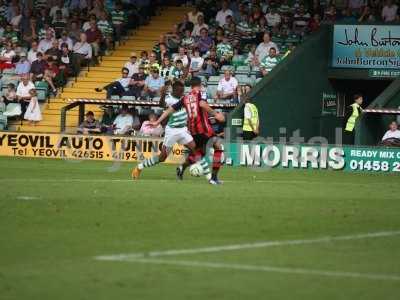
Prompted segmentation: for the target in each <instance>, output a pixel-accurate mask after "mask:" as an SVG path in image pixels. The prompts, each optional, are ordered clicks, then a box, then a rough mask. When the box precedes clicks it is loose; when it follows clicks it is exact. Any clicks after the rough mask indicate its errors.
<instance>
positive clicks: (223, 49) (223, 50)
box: [217, 43, 233, 58]
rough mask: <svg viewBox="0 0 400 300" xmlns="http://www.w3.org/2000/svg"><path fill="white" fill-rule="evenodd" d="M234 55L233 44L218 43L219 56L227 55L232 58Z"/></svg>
mask: <svg viewBox="0 0 400 300" xmlns="http://www.w3.org/2000/svg"><path fill="white" fill-rule="evenodd" d="M232 55H233V48H232V46H231V44H225V43H219V44H218V45H217V56H218V58H221V57H223V56H224V57H227V58H230V57H231V56H232Z"/></svg>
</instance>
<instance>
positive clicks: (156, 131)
mask: <svg viewBox="0 0 400 300" xmlns="http://www.w3.org/2000/svg"><path fill="white" fill-rule="evenodd" d="M155 121H157V116H156V115H155V114H154V113H150V114H149V120H148V121H144V122H143V124H142V127H141V128H140V134H141V135H144V136H153V137H156V136H161V135H162V133H163V131H164V130H163V127H162V126H161V125H160V124H159V125H158V126H157V127H154V126H153V125H152V123H154V122H155Z"/></svg>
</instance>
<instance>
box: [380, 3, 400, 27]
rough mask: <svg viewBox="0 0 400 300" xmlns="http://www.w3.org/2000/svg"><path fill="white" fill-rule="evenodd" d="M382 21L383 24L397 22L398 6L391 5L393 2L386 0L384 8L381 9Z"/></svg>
mask: <svg viewBox="0 0 400 300" xmlns="http://www.w3.org/2000/svg"><path fill="white" fill-rule="evenodd" d="M382 20H383V21H384V22H394V21H398V20H399V15H398V6H397V5H396V4H394V3H393V0H386V3H385V6H384V7H383V8H382Z"/></svg>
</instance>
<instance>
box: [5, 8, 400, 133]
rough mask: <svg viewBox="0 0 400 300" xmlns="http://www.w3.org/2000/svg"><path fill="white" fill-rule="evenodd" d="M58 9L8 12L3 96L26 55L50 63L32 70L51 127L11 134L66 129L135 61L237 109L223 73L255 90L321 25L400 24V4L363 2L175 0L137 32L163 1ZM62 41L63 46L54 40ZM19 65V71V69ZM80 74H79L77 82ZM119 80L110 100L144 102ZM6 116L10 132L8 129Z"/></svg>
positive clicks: (15, 123)
mask: <svg viewBox="0 0 400 300" xmlns="http://www.w3.org/2000/svg"><path fill="white" fill-rule="evenodd" d="M25 2H26V3H30V2H31V1H25ZM25 2H24V3H25ZM54 2H55V3H53V1H50V3H49V4H48V5H47V7H46V4H44V3H42V2H40V1H39V2H37V1H36V2H34V5H33V7H32V8H34V9H36V12H39V13H38V14H37V16H36V15H35V16H36V17H32V16H33V15H32V14H30V10H29V9H26V7H25V6H26V4H24V5H25V6H24V5H23V4H22V2H21V3H19V2H18V1H13V2H12V3H10V4H9V5H8V6H7V5H5V6H6V7H5V8H4V9H3V12H2V14H3V17H4V18H5V20H6V22H4V25H3V26H2V29H3V33H2V35H3V44H4V49H3V50H2V52H1V55H0V56H1V59H0V60H1V62H0V69H1V70H2V80H1V82H2V87H3V89H4V87H6V86H7V85H8V84H10V83H12V84H14V85H15V86H16V85H17V83H18V80H19V77H20V75H21V74H23V70H24V67H25V64H24V59H23V57H26V56H27V59H28V61H29V60H30V59H31V57H32V56H36V55H37V50H36V49H39V51H42V52H44V59H45V60H46V66H43V63H42V61H39V63H37V62H35V67H34V68H33V66H34V63H32V67H31V74H32V75H31V77H32V80H33V81H34V82H35V88H36V90H37V92H38V99H39V101H41V102H42V105H41V107H42V115H43V120H42V121H41V122H39V124H37V126H31V125H28V124H27V123H26V122H25V121H20V120H19V119H17V120H10V119H9V120H8V128H10V129H12V130H19V131H40V132H59V131H60V129H61V128H60V121H61V119H60V118H61V116H60V112H61V109H62V108H63V107H65V106H66V105H68V104H69V103H70V101H67V100H70V99H96V100H107V98H110V97H107V91H106V90H104V89H102V88H103V87H105V86H107V85H109V84H110V83H112V82H115V80H116V78H121V69H122V67H123V66H127V64H129V63H128V62H129V61H130V60H131V62H130V65H129V66H128V70H129V76H128V77H129V78H130V77H131V76H132V75H134V77H133V78H135V75H137V72H138V69H139V65H141V66H143V68H144V74H142V75H140V74H139V77H138V76H136V77H137V78H136V79H135V81H136V82H141V81H143V79H144V78H145V76H146V75H147V74H149V73H150V70H154V69H155V68H156V69H158V72H159V74H160V77H161V78H163V80H165V81H166V82H167V81H171V80H172V81H173V80H182V81H183V82H184V83H186V84H187V83H188V81H189V79H190V78H191V76H199V77H201V79H202V81H203V83H204V92H205V94H206V95H207V98H208V100H209V101H210V102H214V101H216V102H218V101H220V103H223V102H221V101H225V102H226V103H230V104H232V103H237V102H238V100H240V99H237V97H236V96H235V97H233V98H232V99H228V100H226V99H221V97H220V96H216V95H220V92H221V91H219V90H218V85H219V86H221V84H223V78H224V75H223V74H224V72H225V71H226V70H228V69H229V70H231V71H232V74H233V76H234V77H235V78H236V80H237V82H238V85H239V87H238V88H240V86H243V85H251V86H253V87H254V86H255V85H256V84H258V83H259V82H260V81H261V79H262V78H263V77H265V76H270V72H271V71H272V70H273V69H274V68H275V67H276V66H277V65H278V64H280V63H281V62H282V61H283V60H284V59H285V58H286V57H288V55H290V54H291V53H292V52H293V50H294V49H295V48H296V47H297V46H298V45H299V44H300V43H301V42H302V41H303V40H305V39H307V38H308V35H309V34H310V33H314V32H316V31H318V30H319V28H320V26H321V24H322V23H333V22H336V21H344V22H350V23H351V22H358V23H361V22H370V21H376V20H381V21H384V22H389V23H393V22H398V21H399V16H398V13H399V12H398V7H397V5H396V4H394V3H393V1H387V3H385V4H382V3H380V1H378V2H377V1H371V2H368V4H367V5H358V6H357V5H356V4H355V2H356V1H355V2H354V1H353V2H351V1H350V2H349V3H348V5H347V4H346V5H344V4H343V3H342V4H341V2H340V3H338V4H336V5H335V3H334V2H330V1H328V2H326V3H325V2H321V1H308V2H302V1H285V0H283V1H272V2H270V1H260V0H254V1H226V0H223V1H214V0H197V1H187V2H185V1H175V3H176V4H186V6H185V5H184V6H180V7H167V8H166V9H164V10H162V12H161V15H159V16H155V17H153V18H151V22H150V24H148V25H144V26H140V27H138V26H139V25H142V24H147V23H148V21H149V17H150V15H151V13H150V11H152V12H153V13H154V12H156V7H157V5H156V3H157V1H152V2H151V3H152V5H153V6H152V7H144V8H143V7H142V8H141V7H135V6H131V5H127V4H126V3H131V2H129V1H128V2H126V1H125V2H123V3H119V2H116V1H101V0H97V1H93V2H92V1H89V2H88V3H89V6H90V7H79V5H87V4H82V3H83V2H82V3H81V2H80V1H75V2H66V1H62V0H61V1H54ZM143 2H148V1H143ZM161 2H162V1H161ZM18 3H19V4H18ZM65 3H68V5H69V7H67V6H66V4H65ZM74 3H78V4H77V5H78V6H76V7H75V6H73V5H75V4H74ZM79 3H80V4H79ZM85 3H86V2H85ZM134 3H136V2H135V1H134ZM139 3H141V1H139ZM42 4H43V5H42ZM193 4H195V6H189V5H193ZM35 5H36V6H35ZM17 7H19V8H17ZM153 8H154V10H153ZM38 24H39V25H38ZM34 26H37V28H36V27H34ZM137 27H138V28H137ZM33 28H35V29H33ZM66 30H68V32H67V31H66ZM82 32H84V33H85V35H82V34H81V33H82ZM53 36H57V37H58V38H59V39H58V41H53V40H52V37H53ZM124 36H125V37H124ZM73 42H75V44H74V45H72V43H73ZM86 42H87V43H86ZM60 49H61V50H60ZM28 50H29V51H28ZM12 53H14V54H12ZM15 54H17V55H15ZM24 54H25V55H24ZM14 56H16V57H17V58H18V60H17V59H14V58H12V57H14ZM10 57H11V58H12V59H10ZM19 57H21V58H19ZM57 57H59V58H61V57H62V58H65V59H66V61H68V63H65V61H63V60H62V59H61V61H60V59H59V61H58V62H56V63H54V60H57ZM135 57H136V58H135ZM52 58H53V59H54V60H53V59H52ZM14 63H15V68H10V65H11V64H14ZM81 67H82V69H80V68H81ZM32 69H33V70H32ZM135 72H136V73H135ZM131 73H132V74H131ZM71 74H73V75H76V77H75V78H74V79H73V80H71V79H69V80H68V77H69V78H70V76H71ZM271 76H273V75H271ZM118 81H120V82H121V83H122V82H124V86H122V89H121V88H119V87H118V89H119V93H117V94H118V95H116V93H110V91H108V92H109V94H112V95H111V99H113V100H118V99H121V100H132V101H133V100H138V99H139V100H142V99H141V98H142V97H143V96H144V94H143V93H142V91H141V87H140V86H139V87H140V88H139V87H138V86H137V85H135V86H134V87H132V86H131V85H130V83H129V79H128V80H118ZM64 86H65V87H64ZM113 88H115V85H113ZM95 89H97V90H95ZM123 89H125V91H124V90H123ZM145 90H146V91H147V96H150V100H152V97H153V96H154V95H153V93H149V92H148V89H147V87H145ZM155 96H156V98H155V100H157V95H155ZM46 100H47V103H45V102H46ZM108 100H110V99H108ZM105 103H106V102H105ZM132 104H134V103H133V102H132ZM86 109H87V110H90V111H93V112H94V115H95V117H96V118H97V119H99V118H100V116H101V114H102V112H103V111H102V109H101V107H100V105H99V104H95V105H91V104H87V105H86ZM3 110H5V109H3ZM3 118H4V117H3ZM5 119H6V121H2V123H1V124H3V125H1V126H3V127H4V126H6V125H7V118H5ZM77 124H78V111H77V109H76V108H75V109H73V110H72V111H71V112H70V113H69V114H68V118H67V120H65V124H64V125H66V131H67V132H76V127H77Z"/></svg>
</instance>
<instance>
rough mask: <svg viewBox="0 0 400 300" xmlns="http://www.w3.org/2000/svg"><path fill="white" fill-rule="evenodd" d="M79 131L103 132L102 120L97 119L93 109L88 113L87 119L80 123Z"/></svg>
mask: <svg viewBox="0 0 400 300" xmlns="http://www.w3.org/2000/svg"><path fill="white" fill-rule="evenodd" d="M77 132H78V133H82V134H92V133H100V132H101V125H100V122H99V121H97V120H96V119H95V117H94V113H93V112H92V111H88V112H87V113H86V119H85V120H84V121H83V122H82V123H81V124H80V125H79V127H78V130H77Z"/></svg>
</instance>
